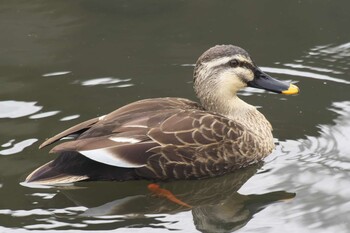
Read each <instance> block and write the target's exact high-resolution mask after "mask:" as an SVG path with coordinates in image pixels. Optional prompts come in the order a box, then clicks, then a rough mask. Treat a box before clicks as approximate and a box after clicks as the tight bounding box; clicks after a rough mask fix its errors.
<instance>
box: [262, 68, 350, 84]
mask: <svg viewBox="0 0 350 233" xmlns="http://www.w3.org/2000/svg"><path fill="white" fill-rule="evenodd" d="M261 69H262V70H263V71H265V72H269V73H275V74H288V75H292V76H300V77H307V78H313V79H318V80H327V81H332V82H337V83H344V84H350V82H349V81H346V80H344V79H340V78H335V77H332V76H329V75H325V74H317V73H313V72H306V71H298V70H292V69H284V68H273V67H261Z"/></svg>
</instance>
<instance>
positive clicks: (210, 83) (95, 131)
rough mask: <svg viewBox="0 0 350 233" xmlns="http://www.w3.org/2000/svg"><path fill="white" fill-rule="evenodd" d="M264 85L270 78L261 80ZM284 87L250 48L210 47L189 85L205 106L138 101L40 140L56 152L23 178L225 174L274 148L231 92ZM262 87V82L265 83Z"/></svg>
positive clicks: (251, 110) (258, 117) (258, 120)
mask: <svg viewBox="0 0 350 233" xmlns="http://www.w3.org/2000/svg"><path fill="white" fill-rule="evenodd" d="M262 76H264V80H265V78H266V77H267V78H266V80H267V81H266V80H265V81H264V80H263V81H264V82H270V83H267V84H266V85H265V83H262V81H261V79H262V78H261V77H262ZM247 85H249V86H253V87H257V88H263V89H268V90H270V91H275V92H284V91H287V90H288V91H289V93H286V94H294V93H296V92H297V91H295V90H294V92H293V91H292V92H293V93H290V91H291V89H293V88H295V86H293V85H287V84H285V83H282V82H279V81H277V80H275V79H272V78H271V77H269V76H267V75H266V74H264V73H263V72H262V71H261V70H259V68H258V67H256V66H255V65H254V63H253V62H252V60H251V59H250V57H249V55H248V53H246V52H245V51H244V50H243V49H241V48H239V47H236V46H232V45H221V46H215V47H213V48H211V49H209V50H208V51H206V52H205V53H204V54H203V55H202V56H201V57H200V58H199V59H198V61H197V64H196V68H195V74H194V86H195V91H196V93H197V96H198V97H199V98H200V100H201V103H202V105H199V104H197V103H195V102H193V101H190V100H187V99H182V98H155V99H146V100H141V101H137V102H134V103H131V104H128V105H126V106H124V107H121V108H119V109H117V110H115V111H114V112H111V113H109V114H107V115H105V116H102V117H100V118H94V119H91V120H88V121H85V122H83V123H80V124H78V125H76V126H73V127H71V128H69V129H67V130H65V131H63V132H62V133H60V134H58V135H56V136H54V137H52V138H50V139H48V140H47V141H45V142H44V143H43V144H42V145H41V146H40V148H43V147H45V146H48V145H50V144H52V143H54V142H56V141H58V140H60V139H62V138H65V137H68V136H69V137H73V138H74V140H71V141H67V142H63V143H61V144H59V145H57V146H55V147H54V148H53V149H52V150H51V152H52V153H58V154H59V156H58V158H56V159H55V160H54V161H51V162H49V163H47V164H45V165H43V166H41V167H40V168H38V169H36V170H35V171H34V172H32V173H31V174H30V175H29V176H28V177H27V179H26V181H27V182H36V183H43V184H54V183H67V182H75V181H80V180H129V179H142V178H145V179H157V180H166V179H193V178H204V177H211V176H217V175H221V174H224V173H226V172H229V171H232V170H235V169H239V168H241V167H246V166H248V165H250V164H253V163H256V162H257V161H260V160H261V159H263V158H264V157H265V156H267V155H268V154H270V153H271V151H272V150H273V148H274V144H273V137H272V134H271V130H272V128H271V125H270V123H269V122H268V121H267V120H266V119H265V117H264V116H263V115H262V114H261V113H260V112H258V111H257V110H256V108H255V107H253V106H251V105H249V104H247V103H245V102H243V101H242V100H240V99H239V98H238V97H237V96H236V92H237V90H239V89H241V88H243V87H244V86H247ZM264 85H265V86H264Z"/></svg>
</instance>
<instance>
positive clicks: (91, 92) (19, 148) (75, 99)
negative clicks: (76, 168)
mask: <svg viewBox="0 0 350 233" xmlns="http://www.w3.org/2000/svg"><path fill="white" fill-rule="evenodd" d="M349 9H350V2H349V1H345V0H343V1H328V0H319V1H314V0H309V1H301V0H300V1H277V0H270V1H252V0H251V1H243V0H242V1H240V0H237V1H161V0H159V1H99V0H90V1H88V0H86V1H26V0H23V1H17V0H14V1H10V0H8V1H3V0H2V1H0V232H27V231H34V232H38V231H49V232H57V231H60V230H71V231H73V232H82V231H88V230H90V231H91V230H105V231H113V232H150V231H151V232H167V231H170V230H174V231H175V230H176V232H233V231H236V232H281V231H283V232H317V233H319V232H327V233H328V232H329V233H332V232H349V231H350V181H349V172H350V144H349V141H350V85H349V84H350V69H349V68H350V27H349V22H350V14H349ZM223 43H227V44H236V45H239V46H241V47H243V48H245V49H246V50H248V51H249V52H250V54H251V56H252V57H253V58H254V59H255V62H256V63H257V64H258V65H260V66H261V67H262V68H263V69H264V70H265V71H266V72H268V73H269V74H271V75H272V76H275V77H278V78H280V79H282V80H291V81H293V82H296V83H298V86H299V87H300V88H301V90H302V91H301V93H300V94H299V95H298V96H281V95H276V94H271V93H266V92H256V90H252V89H247V90H245V91H242V92H241V93H240V95H241V97H242V98H243V99H244V100H245V101H247V102H248V103H251V104H253V105H256V106H261V108H260V110H261V111H262V112H263V113H264V114H265V116H266V117H267V118H268V119H269V120H270V122H271V123H272V125H273V127H274V136H275V138H276V142H277V143H278V146H277V148H276V150H275V151H274V152H273V154H272V155H270V156H269V157H268V158H267V159H266V161H265V164H258V165H256V166H253V167H250V168H248V169H245V170H242V171H239V172H236V173H233V174H228V175H226V176H223V177H218V178H214V179H207V180H201V181H177V182H169V183H164V184H162V186H163V187H166V188H168V189H170V190H172V191H173V192H174V193H175V194H176V195H177V196H178V197H180V198H181V199H182V200H184V201H185V202H187V203H190V204H191V205H192V206H193V207H194V208H193V209H191V210H189V209H186V208H184V207H181V206H178V205H176V204H174V203H170V202H169V201H167V200H166V199H162V198H157V197H154V196H152V195H151V194H150V193H149V192H148V190H147V188H146V186H147V184H148V182H147V181H134V182H122V183H118V182H96V183H86V182H85V183H79V184H76V185H74V186H67V187H61V188H50V189H45V188H29V187H24V186H21V185H20V182H22V181H23V179H24V178H25V177H26V175H28V174H29V172H31V171H32V170H33V169H35V168H36V167H38V166H39V165H41V164H43V163H45V162H47V161H49V160H51V159H52V158H54V155H48V150H49V149H43V150H38V149H37V148H38V145H39V144H40V143H41V142H42V141H43V140H44V139H45V138H47V137H50V136H52V135H54V134H56V133H58V132H60V131H62V130H64V129H66V128H68V127H70V126H72V125H74V124H76V123H79V122H81V121H83V120H87V119H89V118H92V117H96V116H100V115H104V114H105V113H108V112H110V111H112V110H114V109H116V108H118V107H120V106H122V105H124V104H127V103H129V102H131V101H135V100H139V99H144V98H149V97H162V96H179V97H185V98H189V99H193V100H195V96H194V93H193V90H192V82H191V79H192V69H193V66H192V64H193V63H195V61H196V59H197V58H198V56H199V55H200V54H201V53H202V52H203V51H204V50H206V49H208V48H209V47H211V46H213V45H215V44H223ZM294 196H295V197H294ZM293 197H294V198H293Z"/></svg>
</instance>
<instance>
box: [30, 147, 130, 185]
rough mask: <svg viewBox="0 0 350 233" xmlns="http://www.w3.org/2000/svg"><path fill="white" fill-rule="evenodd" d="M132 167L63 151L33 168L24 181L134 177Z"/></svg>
mask: <svg viewBox="0 0 350 233" xmlns="http://www.w3.org/2000/svg"><path fill="white" fill-rule="evenodd" d="M136 178H137V177H136V174H135V172H134V170H133V169H127V168H119V167H114V166H110V165H106V164H102V163H99V162H96V161H94V160H91V159H89V158H87V157H85V156H83V155H82V154H79V153H78V152H75V151H69V152H63V153H61V154H60V155H59V156H58V157H57V158H56V159H55V160H52V161H50V162H48V163H46V164H44V165H42V166H41V167H39V168H37V169H35V170H34V171H33V172H32V173H30V174H29V175H28V176H27V178H26V179H25V183H33V184H39V185H55V184H67V183H74V182H78V181H90V180H130V179H136Z"/></svg>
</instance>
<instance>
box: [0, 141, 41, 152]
mask: <svg viewBox="0 0 350 233" xmlns="http://www.w3.org/2000/svg"><path fill="white" fill-rule="evenodd" d="M14 141H15V140H11V141H10V142H8V143H11V144H12V143H13V142H14ZM37 141H38V139H36V138H31V139H27V140H23V141H21V142H18V143H15V144H14V145H13V146H12V147H11V148H8V149H4V150H0V155H11V154H16V153H19V152H21V151H23V150H24V149H25V148H26V147H29V146H31V145H33V144H34V143H35V142H37ZM8 143H5V144H3V145H2V147H9V144H8ZM4 145H5V146H4Z"/></svg>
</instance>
